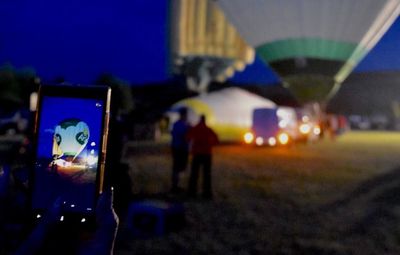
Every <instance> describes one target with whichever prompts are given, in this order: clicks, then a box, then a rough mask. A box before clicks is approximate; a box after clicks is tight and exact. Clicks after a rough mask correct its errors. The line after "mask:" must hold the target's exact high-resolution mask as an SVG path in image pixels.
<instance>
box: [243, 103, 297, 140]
mask: <svg viewBox="0 0 400 255" xmlns="http://www.w3.org/2000/svg"><path fill="white" fill-rule="evenodd" d="M252 120H253V123H252V128H251V131H250V132H247V133H246V134H245V135H244V141H245V143H246V144H255V145H257V146H262V145H269V146H277V145H288V144H291V143H293V142H294V141H295V140H296V139H297V138H298V137H299V132H298V125H297V117H296V111H295V109H294V108H291V107H277V108H257V109H254V111H253V119H252Z"/></svg>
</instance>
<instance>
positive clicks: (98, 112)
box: [31, 85, 111, 218]
mask: <svg viewBox="0 0 400 255" xmlns="http://www.w3.org/2000/svg"><path fill="white" fill-rule="evenodd" d="M110 97H111V89H110V88H109V87H100V86H61V85H60V86H42V87H40V89H39V98H38V107H37V112H36V118H35V139H34V151H35V155H34V164H33V171H32V176H31V177H32V178H31V194H32V197H31V205H32V210H33V215H36V217H37V218H40V216H41V215H42V214H43V213H44V212H45V211H46V210H48V209H49V208H50V207H52V206H53V204H54V202H55V200H57V199H58V198H60V199H62V203H63V205H62V210H63V217H62V218H64V214H65V215H75V216H76V215H79V216H82V217H84V216H87V217H89V216H91V215H93V214H94V211H95V208H96V203H97V198H98V196H99V194H100V193H101V192H102V190H103V181H104V170H105V160H106V148H107V136H108V125H109V115H110Z"/></svg>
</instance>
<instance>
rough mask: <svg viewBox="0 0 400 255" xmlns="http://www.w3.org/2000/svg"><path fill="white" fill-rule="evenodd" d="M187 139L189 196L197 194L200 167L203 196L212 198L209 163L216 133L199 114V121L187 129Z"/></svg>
mask: <svg viewBox="0 0 400 255" xmlns="http://www.w3.org/2000/svg"><path fill="white" fill-rule="evenodd" d="M187 139H188V141H189V144H190V149H191V154H192V164H191V172H190V179H189V196H191V197H195V196H196V195H197V182H198V178H199V171H200V168H202V170H203V194H202V195H203V198H206V199H212V189H211V164H212V147H213V146H214V145H216V144H217V143H218V136H217V134H216V133H215V132H214V131H213V130H212V129H211V128H209V127H208V126H207V124H206V117H205V116H204V115H201V116H200V121H199V123H198V124H197V125H196V126H194V127H193V128H191V129H190V130H189V133H188V136H187Z"/></svg>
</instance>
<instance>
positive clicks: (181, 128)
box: [171, 108, 190, 193]
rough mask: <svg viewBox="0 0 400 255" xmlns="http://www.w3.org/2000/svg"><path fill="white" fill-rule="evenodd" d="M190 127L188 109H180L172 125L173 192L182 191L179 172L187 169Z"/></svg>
mask: <svg viewBox="0 0 400 255" xmlns="http://www.w3.org/2000/svg"><path fill="white" fill-rule="evenodd" d="M189 129H190V125H189V124H188V122H187V109H186V108H181V109H179V120H178V121H176V122H175V123H174V125H173V127H172V131H171V135H172V142H171V150H172V188H171V192H173V193H177V192H179V191H181V188H179V174H180V173H181V172H183V171H185V170H186V166H187V163H188V158H189V144H188V141H187V140H186V136H187V134H188V131H189Z"/></svg>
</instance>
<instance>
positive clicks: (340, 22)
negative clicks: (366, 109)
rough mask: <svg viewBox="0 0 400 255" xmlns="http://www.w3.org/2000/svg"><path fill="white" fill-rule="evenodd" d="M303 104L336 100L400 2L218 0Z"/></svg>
mask: <svg viewBox="0 0 400 255" xmlns="http://www.w3.org/2000/svg"><path fill="white" fill-rule="evenodd" d="M216 2H217V3H218V5H219V6H220V7H221V9H222V10H223V11H224V13H225V15H226V17H227V18H228V20H230V21H231V22H232V24H233V25H234V26H235V27H236V28H237V30H238V32H239V33H240V34H241V35H242V36H243V38H244V39H245V40H246V41H247V42H248V43H249V44H250V45H251V46H253V47H254V48H255V49H256V52H257V54H259V56H261V58H262V59H264V60H265V62H267V63H268V64H269V65H270V66H271V67H272V69H273V70H275V72H276V73H277V74H278V75H279V76H280V77H281V79H282V82H283V84H284V85H285V86H286V87H288V88H289V90H291V92H292V93H293V94H294V95H295V96H296V97H297V98H298V99H299V100H300V101H301V102H310V101H319V102H321V101H324V100H326V99H327V98H328V96H329V95H333V94H334V93H335V92H336V90H337V89H338V88H339V85H340V84H341V83H342V82H343V81H344V79H346V77H347V76H348V75H349V74H350V73H351V71H352V70H353V69H354V67H355V66H356V65H357V64H358V63H359V61H360V60H361V59H362V58H363V57H364V56H365V55H366V54H367V53H368V52H369V51H370V50H371V48H372V47H374V46H375V44H376V43H377V42H378V40H379V39H380V38H381V37H382V35H383V34H384V33H385V32H386V31H387V29H388V28H389V27H390V25H391V24H392V23H393V22H394V20H395V19H396V18H397V17H398V14H399V12H400V0H217V1H216Z"/></svg>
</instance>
